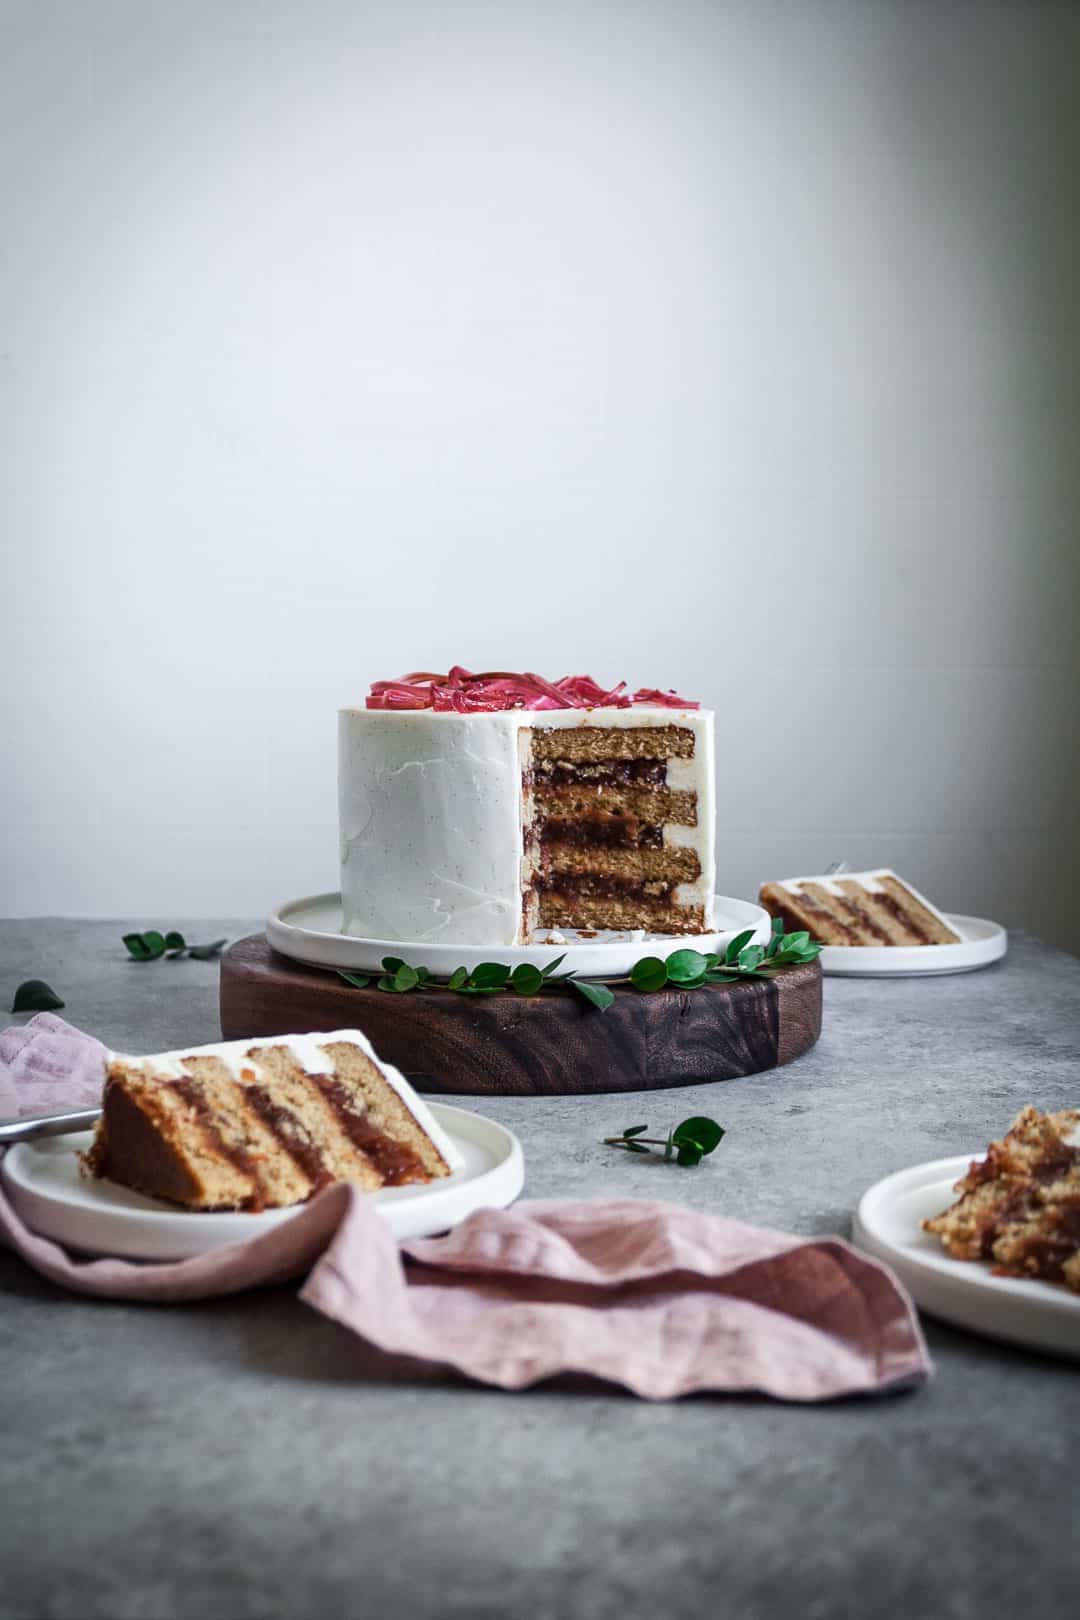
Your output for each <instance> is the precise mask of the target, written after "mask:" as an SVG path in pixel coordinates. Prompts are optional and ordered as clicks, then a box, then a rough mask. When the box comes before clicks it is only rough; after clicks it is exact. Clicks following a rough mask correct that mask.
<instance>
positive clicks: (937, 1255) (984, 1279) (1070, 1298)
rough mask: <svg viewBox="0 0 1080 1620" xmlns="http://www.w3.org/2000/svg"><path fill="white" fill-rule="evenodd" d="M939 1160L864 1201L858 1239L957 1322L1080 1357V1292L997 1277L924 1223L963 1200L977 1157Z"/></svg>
mask: <svg viewBox="0 0 1080 1620" xmlns="http://www.w3.org/2000/svg"><path fill="white" fill-rule="evenodd" d="M981 1156H982V1155H981V1154H975V1155H971V1156H969V1157H967V1158H960V1159H935V1160H933V1161H932V1162H931V1163H930V1164H917V1165H915V1166H914V1168H913V1169H910V1170H899V1171H897V1173H896V1174H895V1175H892V1176H886V1177H885V1179H884V1181H879V1182H878V1183H877V1185H876V1186H874V1187H871V1188H870V1191H869V1192H867V1193H864V1194H863V1196H862V1198H861V1199H860V1200H859V1207H858V1209H857V1210H856V1212H855V1220H854V1238H855V1242H856V1243H857V1244H858V1245H859V1247H860V1248H861V1249H865V1250H866V1251H867V1253H869V1254H872V1255H874V1256H875V1257H876V1258H877V1259H878V1260H884V1261H885V1263H886V1265H889V1266H891V1267H892V1269H893V1270H894V1271H895V1272H896V1274H897V1276H898V1277H899V1278H900V1281H901V1282H902V1283H903V1284H904V1285H905V1286H906V1288H907V1290H908V1292H909V1293H910V1294H911V1297H912V1299H913V1300H914V1301H915V1303H916V1305H918V1306H919V1307H920V1309H922V1310H924V1311H927V1312H928V1313H929V1314H930V1315H931V1316H940V1317H941V1318H942V1320H943V1321H945V1322H952V1323H954V1324H955V1325H956V1326H957V1327H962V1328H970V1329H971V1331H972V1332H974V1333H982V1334H986V1335H987V1336H988V1337H990V1338H992V1339H1007V1340H1009V1341H1010V1342H1011V1343H1014V1344H1023V1345H1027V1346H1029V1347H1030V1348H1032V1349H1035V1350H1047V1351H1050V1352H1051V1353H1052V1354H1054V1355H1060V1356H1077V1357H1080V1294H1074V1293H1072V1292H1071V1291H1070V1290H1069V1289H1068V1288H1066V1287H1064V1285H1059V1284H1056V1283H1045V1282H1034V1281H1032V1282H1027V1281H1024V1280H1023V1279H1021V1278H1019V1277H995V1276H994V1274H993V1271H992V1269H991V1265H990V1263H989V1261H983V1260H951V1259H950V1258H949V1256H948V1255H947V1254H946V1253H945V1250H944V1249H943V1248H942V1247H941V1241H940V1239H939V1238H937V1237H935V1236H934V1235H933V1233H931V1232H924V1231H923V1230H922V1229H921V1227H920V1225H919V1222H920V1221H922V1220H924V1219H926V1218H927V1217H928V1216H930V1215H940V1213H941V1211H942V1210H943V1209H948V1207H949V1205H950V1204H953V1203H955V1202H956V1194H955V1193H954V1192H953V1186H954V1184H955V1183H956V1182H957V1181H959V1179H960V1177H961V1176H963V1175H965V1174H966V1173H967V1168H968V1165H969V1164H970V1163H971V1158H972V1157H975V1158H980V1157H981Z"/></svg>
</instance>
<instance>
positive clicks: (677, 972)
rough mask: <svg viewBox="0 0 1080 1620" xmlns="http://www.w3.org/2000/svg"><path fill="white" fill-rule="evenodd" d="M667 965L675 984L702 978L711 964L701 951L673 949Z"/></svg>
mask: <svg viewBox="0 0 1080 1620" xmlns="http://www.w3.org/2000/svg"><path fill="white" fill-rule="evenodd" d="M665 966H666V967H667V976H668V978H669V979H670V980H671V981H672V983H673V984H686V983H687V982H688V981H689V980H690V979H698V980H700V979H701V977H702V976H703V974H704V973H705V972H706V970H707V969H708V966H709V964H708V962H707V961H706V960H705V958H704V956H702V954H701V952H700V951H672V953H671V955H670V956H669V957H668V959H667V962H666V963H665Z"/></svg>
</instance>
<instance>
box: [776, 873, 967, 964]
mask: <svg viewBox="0 0 1080 1620" xmlns="http://www.w3.org/2000/svg"><path fill="white" fill-rule="evenodd" d="M758 898H759V900H760V901H761V904H762V905H763V906H764V907H765V908H766V910H767V911H769V913H770V914H771V915H772V916H773V917H782V918H783V921H784V927H785V928H786V929H787V930H788V931H789V932H790V931H791V930H792V929H802V928H805V929H807V930H808V932H809V933H810V934H811V935H812V936H813V937H814V939H818V940H820V941H821V943H822V944H823V945H958V944H959V943H960V935H959V934H958V933H957V932H956V930H955V928H953V927H952V926H951V924H950V923H949V920H948V918H947V917H945V916H944V915H943V914H942V912H940V911H939V910H938V909H937V907H936V906H933V905H931V903H930V901H929V900H927V898H926V896H925V895H922V894H919V893H918V891H917V890H916V889H913V888H912V887H911V885H910V884H909V883H905V882H904V881H903V879H902V878H899V877H897V875H896V873H895V872H893V871H890V869H889V868H888V867H887V866H880V867H878V868H877V869H876V870H875V871H873V872H845V873H842V874H837V875H835V876H830V875H827V874H823V875H821V876H818V877H801V878H784V879H783V880H782V881H781V882H778V883H765V884H763V885H762V888H761V892H760V894H759V896H758Z"/></svg>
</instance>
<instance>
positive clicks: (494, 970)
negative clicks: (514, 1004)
mask: <svg viewBox="0 0 1080 1620" xmlns="http://www.w3.org/2000/svg"><path fill="white" fill-rule="evenodd" d="M509 977H510V969H509V968H508V967H507V966H506V963H505V962H481V963H480V965H479V967H475V968H474V969H473V971H472V975H471V977H470V979H469V983H470V984H471V985H472V986H473V988H474V989H475V990H501V989H502V987H503V985H504V984H505V983H506V981H507V980H508V979H509Z"/></svg>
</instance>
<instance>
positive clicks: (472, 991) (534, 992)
mask: <svg viewBox="0 0 1080 1620" xmlns="http://www.w3.org/2000/svg"><path fill="white" fill-rule="evenodd" d="M565 960H566V952H565V951H564V952H563V954H562V956H557V957H556V958H555V960H554V961H553V962H549V963H548V964H547V966H546V967H542V968H538V967H534V966H533V964H532V963H531V962H519V963H518V965H517V967H514V968H511V967H508V966H507V965H506V963H505V962H481V963H480V964H479V966H477V967H475V968H473V970H472V972H471V973H470V972H469V969H468V968H465V967H459V968H455V969H454V971H453V973H452V974H451V975H450V977H449V979H447V980H446V981H442V980H439V979H433V978H432V976H431V974H430V973H429V972H428V970H427V968H426V967H412V966H410V964H409V963H408V962H403V961H402V960H401V958H400V957H398V956H384V957H383V959H382V966H383V970H382V973H381V975H378V976H376V975H375V974H373V973H346V972H344V971H343V970H340V969H339V976H340V977H341V978H342V979H344V980H345V982H346V984H352V985H355V986H356V988H357V989H358V990H364V989H366V988H367V986H368V985H369V984H370V983H371V981H372V979H375V987H376V989H378V990H386V991H388V992H390V993H391V994H394V995H402V994H404V993H405V992H407V991H409V990H453V991H455V992H456V993H457V994H458V995H462V996H494V995H498V993H499V992H500V991H501V990H513V991H514V992H515V993H516V994H517V995H519V996H538V995H539V994H540V992H541V991H542V990H549V989H557V988H562V987H563V986H566V987H568V988H569V989H571V990H576V991H577V993H578V995H580V996H584V998H585V1000H586V1001H587V1002H588V1003H589V1004H590V1006H593V1007H598V1008H599V1009H600V1011H601V1012H603V1011H604V1009H605V1008H607V1007H610V1006H611V1003H612V1002H613V1001H614V1000H615V997H614V995H613V994H612V992H611V991H610V990H609V989H608V987H607V985H606V984H596V983H594V982H593V981H592V980H590V979H579V978H578V977H577V975H576V974H575V973H559V972H558V971H557V969H558V968H559V967H560V966H561V965H562V963H563V962H564V961H565Z"/></svg>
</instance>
